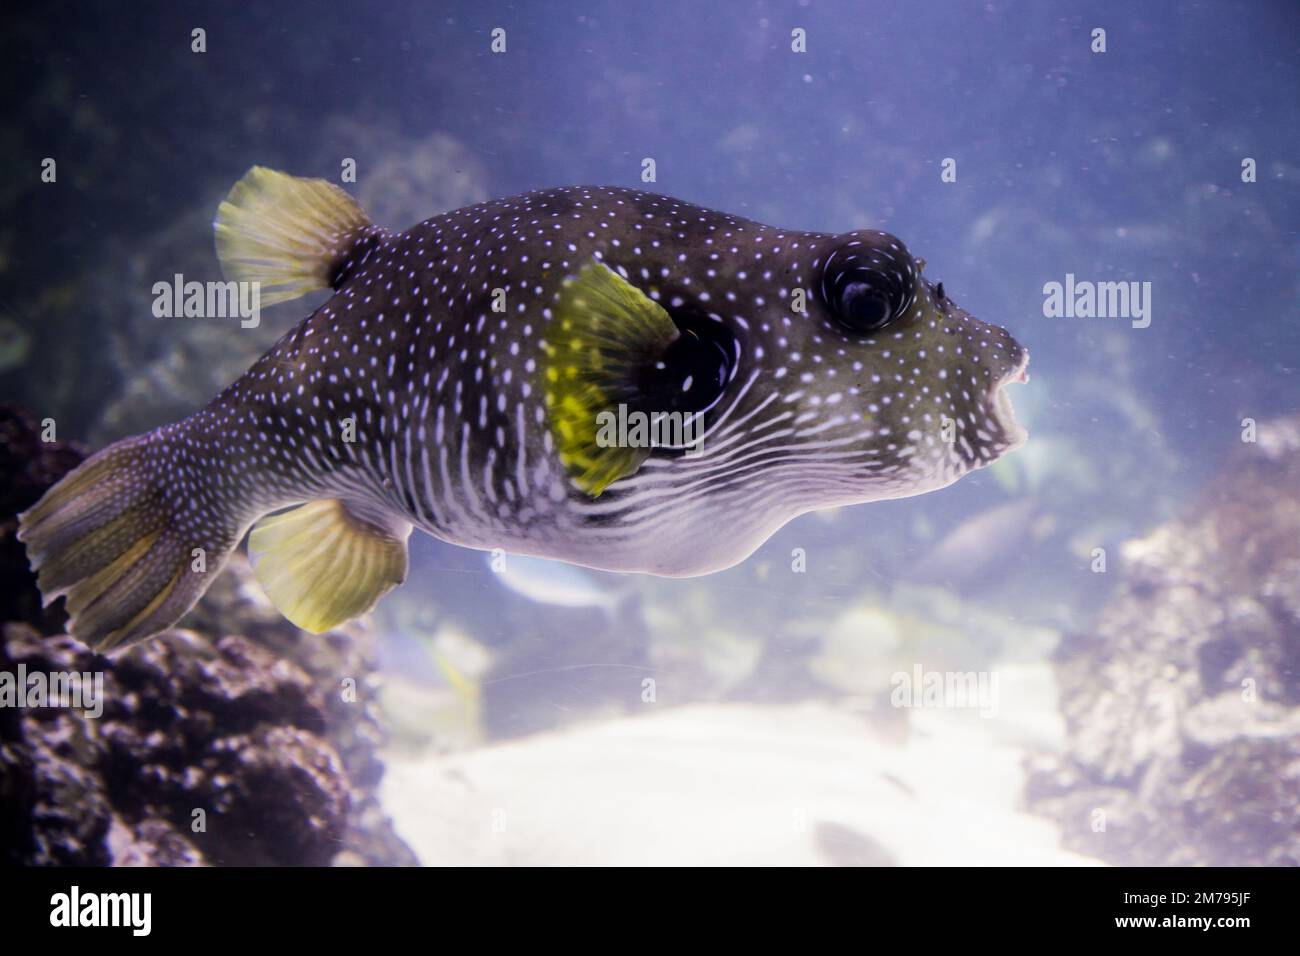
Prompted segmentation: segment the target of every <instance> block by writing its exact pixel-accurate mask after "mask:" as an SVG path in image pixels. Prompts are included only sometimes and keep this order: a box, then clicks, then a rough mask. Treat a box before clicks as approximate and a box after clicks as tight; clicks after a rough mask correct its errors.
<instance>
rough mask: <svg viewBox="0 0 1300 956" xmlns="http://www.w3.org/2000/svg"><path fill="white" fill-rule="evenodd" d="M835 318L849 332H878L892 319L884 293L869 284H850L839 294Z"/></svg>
mask: <svg viewBox="0 0 1300 956" xmlns="http://www.w3.org/2000/svg"><path fill="white" fill-rule="evenodd" d="M837 317H838V318H839V320H840V323H841V324H842V325H843V326H844V327H845V328H847V329H848V330H849V331H850V332H878V331H880V330H881V329H883V328H884V327H885V326H887V325H888V324H889V323H890V322H891V321H892V320H893V318H894V310H893V307H892V306H891V305H890V304H889V299H888V297H887V296H886V294H885V293H883V292H881V291H880V290H879V289H876V288H875V287H873V286H872V285H871V283H869V282H850V283H849V284H848V285H846V286H845V287H844V291H842V292H841V293H840V301H839V309H838V310H837Z"/></svg>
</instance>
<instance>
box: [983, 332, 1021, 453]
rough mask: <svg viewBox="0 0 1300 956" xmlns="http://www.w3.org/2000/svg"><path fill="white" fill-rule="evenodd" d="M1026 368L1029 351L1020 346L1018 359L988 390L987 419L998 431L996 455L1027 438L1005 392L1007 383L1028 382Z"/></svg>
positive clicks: (1013, 449)
mask: <svg viewBox="0 0 1300 956" xmlns="http://www.w3.org/2000/svg"><path fill="white" fill-rule="evenodd" d="M1028 368H1029V351H1028V349H1025V348H1024V347H1023V346H1022V347H1021V348H1020V353H1019V360H1018V361H1016V362H1014V363H1012V364H1011V365H1010V366H1009V367H1008V369H1007V371H1005V372H1004V373H1003V374H1002V376H1001V377H1000V378H999V379H998V380H997V382H996V383H995V384H994V386H993V388H992V389H991V390H990V391H989V395H988V399H987V406H988V412H989V414H988V419H989V422H990V423H991V424H992V425H993V427H994V429H995V430H996V431H997V432H998V434H997V441H996V445H997V446H998V450H997V454H998V455H1005V454H1006V453H1007V452H1011V451H1015V450H1016V449H1017V448H1019V447H1020V446H1021V445H1023V444H1024V443H1025V442H1026V441H1027V440H1028V439H1029V431H1028V429H1026V428H1025V426H1024V425H1022V424H1020V422H1019V421H1018V420H1017V419H1016V412H1015V408H1014V407H1013V406H1012V404H1011V397H1010V395H1008V394H1007V386H1009V385H1027V384H1029V372H1028Z"/></svg>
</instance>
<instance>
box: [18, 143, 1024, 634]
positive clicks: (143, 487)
mask: <svg viewBox="0 0 1300 956" xmlns="http://www.w3.org/2000/svg"><path fill="white" fill-rule="evenodd" d="M215 229H216V242H217V251H218V255H219V258H220V260H221V264H222V267H223V269H224V271H225V273H226V276H227V278H228V279H231V280H234V281H240V282H257V283H260V290H261V295H262V301H263V302H266V303H271V302H278V301H284V300H288V299H292V298H295V297H297V296H299V295H302V294H304V293H306V292H309V291H312V290H316V289H332V290H333V296H332V297H331V298H330V299H329V300H328V301H327V302H325V304H324V305H322V306H321V307H320V308H318V309H317V310H316V311H315V312H313V313H312V314H311V315H310V316H308V317H307V318H305V319H303V320H302V321H301V322H300V323H299V324H298V325H297V326H296V327H295V328H294V329H293V330H292V331H290V332H289V333H288V334H286V335H285V336H284V337H283V338H281V339H280V341H279V342H278V343H276V345H275V346H274V347H273V348H272V349H271V350H270V351H269V352H268V353H267V354H266V355H264V356H263V357H262V358H261V359H259V360H258V361H257V362H256V363H255V364H254V365H253V366H252V367H251V368H250V369H249V370H248V371H247V372H246V373H245V374H244V375H243V376H242V377H240V378H239V379H238V380H237V381H235V382H234V383H233V384H231V385H230V386H228V387H227V388H226V389H225V390H224V391H223V392H222V393H221V394H220V395H218V396H217V397H216V398H214V399H213V400H212V401H211V403H210V404H208V406H207V407H206V408H204V409H202V410H201V411H199V412H197V413H195V414H194V415H191V416H190V417H189V418H186V419H184V420H182V421H179V422H176V423H174V424H170V425H164V426H162V427H160V428H157V429H155V430H154V431H151V432H148V433H146V434H142V435H137V436H134V437H131V438H126V439H124V440H122V441H119V442H117V443H115V444H112V445H109V446H108V447H107V448H104V449H103V450H102V451H99V452H98V453H97V454H95V455H93V456H92V457H90V458H88V459H87V460H86V461H85V462H84V463H83V464H81V465H80V467H78V468H76V469H75V470H74V471H72V472H71V473H70V474H68V475H67V476H66V477H65V478H63V480H61V481H60V482H59V483H58V484H56V485H55V486H54V487H52V488H51V489H50V490H49V491H48V492H47V493H46V494H45V496H44V497H43V498H42V499H41V500H40V501H39V502H37V504H36V505H34V506H33V507H32V508H31V509H30V510H28V511H27V512H25V513H24V514H22V515H21V516H20V527H19V538H20V539H21V540H22V541H24V542H25V544H26V547H27V551H28V555H29V558H30V560H31V564H32V566H33V567H34V568H35V569H36V570H37V572H38V583H39V586H40V589H41V592H42V594H43V597H44V600H45V601H46V603H47V604H48V603H49V602H51V601H53V600H55V599H56V598H58V597H59V596H64V597H65V598H66V600H67V609H68V612H69V614H70V630H71V632H72V633H73V634H74V635H75V636H77V637H78V638H80V639H81V640H82V641H84V642H86V643H87V644H89V645H90V646H92V647H94V648H96V649H98V650H106V649H110V648H116V647H121V646H125V645H127V644H130V643H133V642H135V641H139V640H142V639H144V638H147V637H149V636H151V635H154V634H156V633H158V632H159V631H162V630H164V629H165V628H167V627H169V626H171V625H172V624H174V623H175V622H176V621H177V620H178V619H179V618H180V617H181V616H182V615H183V614H184V613H185V612H186V611H187V610H189V608H190V607H191V606H193V605H194V603H195V602H196V601H197V600H198V599H199V597H200V596H201V595H202V594H203V592H204V591H205V590H206V589H207V587H208V585H209V584H210V583H211V582H212V580H213V578H214V577H215V576H216V574H217V573H218V572H219V571H220V569H221V567H222V566H223V565H224V563H225V561H226V560H227V558H228V557H229V556H230V554H231V553H232V551H233V550H234V549H235V548H236V546H237V545H238V544H239V542H240V541H241V540H242V539H243V537H244V535H245V534H246V533H248V532H249V530H250V528H251V534H249V539H248V550H249V555H250V558H251V560H252V564H253V569H254V573H255V575H256V577H257V579H258V581H259V582H260V583H261V585H262V587H263V588H264V590H265V591H266V594H267V596H268V597H269V598H270V600H271V602H272V603H273V604H274V605H275V606H276V607H277V608H278V609H279V610H280V612H281V613H282V614H283V615H284V616H285V617H287V618H288V619H289V620H290V621H292V622H293V623H294V624H296V625H298V626H300V627H302V628H304V629H306V630H308V631H311V632H321V631H324V630H327V629H329V628H331V627H335V626H337V625H338V624H339V623H341V622H343V621H346V620H348V619H350V618H353V617H355V616H357V615H359V614H362V613H364V612H365V611H367V610H369V609H370V608H371V607H372V606H373V605H374V604H375V602H376V601H378V600H379V598H380V597H381V596H382V595H383V594H385V593H386V592H387V591H388V590H389V589H391V588H392V587H394V586H395V585H397V584H399V583H401V582H402V581H403V580H404V579H405V576H406V567H407V540H408V537H409V535H410V533H411V530H412V529H413V528H419V529H420V530H422V531H424V532H426V533H428V534H431V535H433V536H434V537H436V538H439V539H442V540H444V541H448V542H451V543H454V544H458V545H463V546H466V547H470V548H481V549H491V548H501V549H503V550H505V551H507V552H514V553H520V554H527V555H534V556H540V557H545V558H554V559H559V560H562V561H567V562H571V563H574V564H579V565H585V566H588V567H592V568H600V569H605V570H611V571H623V572H646V573H650V574H655V575H664V576H692V575H701V574H707V573H710V572H713V571H717V570H720V569H723V568H727V567H729V566H731V565H734V564H736V563H738V562H740V561H742V560H743V559H744V558H745V557H747V556H748V555H749V554H751V553H752V552H753V551H754V550H755V549H756V548H757V547H758V546H759V545H761V544H762V543H763V542H764V541H765V540H766V539H767V538H768V537H769V536H771V535H772V534H773V533H774V532H775V531H776V530H777V529H778V528H780V527H781V526H782V525H784V524H785V523H786V522H788V521H790V520H791V519H793V518H795V517H796V516H798V515H800V514H803V513H805V512H808V511H812V510H815V509H822V508H830V507H835V506H841V505H849V504H857V503H861V502H867V501H873V500H878V499H885V498H898V497H904V496H908V495H916V494H920V493H922V492H926V491H931V490H934V489H938V488H941V487H944V486H946V485H948V484H950V483H952V482H953V481H955V480H957V479H958V478H959V477H961V476H962V475H963V474H965V473H967V472H969V471H971V470H972V469H975V468H979V467H982V466H984V465H987V464H989V463H991V462H992V461H994V460H995V459H997V458H998V457H999V456H1001V455H1003V454H1005V453H1006V452H1008V451H1010V450H1012V449H1014V448H1016V447H1017V446H1018V445H1020V444H1021V443H1022V442H1023V441H1024V440H1025V437H1026V435H1025V431H1024V429H1023V428H1021V426H1020V425H1019V424H1018V423H1017V422H1016V420H1015V418H1014V415H1013V413H1012V410H1011V406H1010V403H1009V401H1008V400H1007V398H1006V396H1005V394H1004V386H1006V385H1007V384H1009V383H1012V382H1016V381H1024V380H1025V378H1026V377H1025V367H1026V365H1027V363H1028V353H1027V352H1026V351H1025V349H1024V348H1022V347H1021V346H1020V345H1019V344H1017V342H1016V341H1015V340H1014V339H1013V338H1012V337H1011V335H1010V334H1009V333H1008V332H1007V331H1006V330H1004V329H1002V328H999V327H995V326H992V325H987V324H985V323H983V322H980V321H978V320H977V319H975V318H974V317H972V316H971V315H969V314H967V313H966V312H965V311H963V310H962V309H960V308H959V307H958V306H957V305H956V304H955V303H954V302H953V301H952V300H951V299H949V298H948V296H947V294H946V292H945V291H944V288H943V284H942V283H937V284H936V283H932V282H931V281H929V280H928V279H926V278H924V277H923V276H922V269H923V266H924V263H923V261H922V260H920V259H916V258H913V257H912V255H911V254H910V253H909V252H908V250H907V249H906V247H904V245H903V243H902V242H901V241H899V240H898V239H897V238H895V237H894V236H892V235H889V234H887V233H884V232H878V231H874V230H866V229H864V230H858V231H855V232H849V233H843V234H839V235H833V234H829V233H820V232H801V231H796V230H788V229H778V228H774V227H772V226H767V225H763V224H761V223H757V222H753V221H750V220H748V219H744V218H741V217H739V216H731V215H727V214H725V213H721V212H715V211H712V210H709V209H704V208H701V207H699V206H694V205H691V204H690V203H686V202H682V201H680V200H677V199H672V198H670V197H668V196H663V195H656V194H653V193H649V192H642V191H638V190H634V189H622V188H614V187H607V186H600V187H568V188H560V189H549V190H542V191H538V192H531V193H525V194H524V195H521V196H516V197H513V198H509V199H500V200H495V201H492V202H485V203H481V204H479V205H475V206H470V207H467V208H464V209H460V210H457V211H455V212H449V213H447V214H445V215H440V216H435V217H434V218H432V219H428V220H425V221H424V222H422V223H420V224H419V225H416V226H414V227H412V228H410V229H408V230H406V231H405V232H390V231H387V230H385V229H382V228H380V227H378V226H376V225H374V224H373V223H372V222H371V221H370V220H369V219H368V218H367V217H366V215H365V213H364V212H363V211H362V209H361V208H360V207H359V206H358V205H357V204H356V202H354V201H353V200H352V199H351V198H350V197H349V196H348V195H347V194H346V193H345V192H343V191H342V190H341V189H339V188H338V187H337V186H334V185H332V184H330V183H328V182H326V181H324V180H319V179H302V178H297V177H293V176H289V175H286V174H284V173H279V172H275V171H272V170H268V169H264V168H261V167H255V168H253V169H252V170H251V171H250V172H249V173H248V174H247V175H246V176H245V177H244V178H243V179H242V180H241V181H240V182H239V183H238V184H236V186H235V188H234V189H233V190H232V191H231V193H230V195H229V196H228V197H227V199H226V200H225V201H224V202H223V203H222V204H221V206H220V209H219V210H218V213H217V218H216V222H215ZM615 413H617V414H618V415H621V416H622V418H621V419H620V420H621V421H628V420H630V419H631V418H632V417H634V416H633V413H639V414H641V415H643V416H647V415H648V416H658V418H659V420H661V421H662V420H664V419H665V417H666V416H670V415H674V414H675V415H679V416H684V419H685V420H688V421H689V422H690V423H693V424H694V425H695V428H696V432H695V434H696V436H697V437H696V439H695V440H694V441H693V443H692V445H691V447H690V448H684V447H682V446H681V445H680V443H679V444H673V443H672V442H671V441H669V442H662V443H659V444H654V443H646V442H644V441H632V440H631V439H630V438H629V437H628V435H624V436H622V440H616V441H611V440H609V435H608V434H607V433H606V432H605V431H604V429H605V426H606V425H608V424H609V422H610V421H612V420H613V419H612V417H611V416H613V415H615ZM633 431H635V430H633ZM642 432H644V429H642ZM628 434H629V435H631V434H632V432H629V433H628ZM638 434H640V433H638Z"/></svg>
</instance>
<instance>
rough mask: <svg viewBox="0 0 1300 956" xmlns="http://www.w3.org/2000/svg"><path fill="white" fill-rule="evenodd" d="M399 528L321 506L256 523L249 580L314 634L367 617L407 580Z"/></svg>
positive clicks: (404, 529)
mask: <svg viewBox="0 0 1300 956" xmlns="http://www.w3.org/2000/svg"><path fill="white" fill-rule="evenodd" d="M410 534H411V526H410V525H409V524H407V523H406V522H404V521H400V520H397V519H393V518H389V517H381V516H376V515H373V514H372V513H369V512H368V513H366V515H365V516H364V517H362V515H361V514H360V513H359V512H358V510H357V509H356V507H355V506H352V507H350V506H349V505H348V504H345V503H344V502H342V501H338V500H335V499H324V500H321V501H311V502H308V503H307V504H305V505H299V506H298V507H296V508H293V509H291V510H289V511H284V512H281V513H279V514H274V515H270V516H269V517H266V518H263V519H262V520H260V521H258V522H257V524H256V525H255V526H254V527H253V531H252V534H250V535H249V538H248V554H249V557H250V558H251V559H252V563H253V573H254V574H255V575H256V576H257V580H258V582H259V583H260V584H261V585H262V589H263V590H264V591H265V592H266V596H267V597H268V598H270V599H271V603H272V604H274V605H275V608H276V610H278V611H279V612H280V613H281V614H283V615H284V616H285V617H286V618H288V619H289V620H290V621H292V622H293V623H294V624H296V625H297V626H298V627H300V628H302V629H303V630H304V631H310V632H311V633H312V634H320V633H321V632H322V631H328V630H329V629H330V628H332V627H337V626H338V625H339V624H342V623H343V622H344V621H349V620H351V619H352V618H354V617H358V616H360V615H362V614H364V613H365V612H366V611H368V610H370V609H371V608H372V607H374V606H375V603H376V602H377V601H378V600H379V599H380V598H381V597H383V596H384V595H385V594H386V593H388V591H389V590H391V589H392V588H393V587H395V586H396V585H398V584H401V583H402V581H404V580H405V579H406V539H407V538H408V537H409V536H410Z"/></svg>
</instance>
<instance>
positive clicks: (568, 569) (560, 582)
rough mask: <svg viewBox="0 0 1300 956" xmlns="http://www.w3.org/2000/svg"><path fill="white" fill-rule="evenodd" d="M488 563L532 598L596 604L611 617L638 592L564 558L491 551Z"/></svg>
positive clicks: (580, 605)
mask: <svg viewBox="0 0 1300 956" xmlns="http://www.w3.org/2000/svg"><path fill="white" fill-rule="evenodd" d="M487 566H488V569H489V570H490V571H492V573H493V574H494V575H495V576H496V578H497V580H498V581H500V582H501V583H502V584H503V585H505V587H507V588H509V589H510V590H511V591H513V592H514V593H515V594H518V595H520V596H521V597H525V598H527V599H528V600H530V601H534V602H536V603H538V604H548V605H551V606H552V607H563V608H575V609H576V608H594V609H597V610H600V611H602V612H604V613H605V614H606V615H608V616H609V617H610V618H611V619H613V618H617V616H618V613H619V610H620V609H621V608H622V607H623V606H624V605H625V604H627V603H628V602H629V601H631V600H633V599H634V598H635V597H636V596H637V592H636V591H635V590H634V589H633V588H632V587H631V586H630V585H624V586H622V587H610V586H608V585H606V584H604V583H603V582H602V581H601V580H599V579H598V578H597V577H596V575H594V574H592V573H591V572H589V571H585V570H583V569H582V568H580V567H577V566H575V565H572V564H567V563H565V562H563V561H549V560H547V559H545V558H533V557H529V556H527V555H522V554H500V553H497V554H492V553H489V554H488V555H487Z"/></svg>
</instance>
